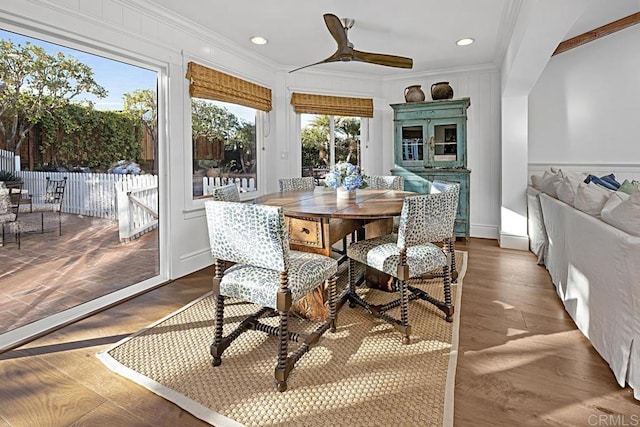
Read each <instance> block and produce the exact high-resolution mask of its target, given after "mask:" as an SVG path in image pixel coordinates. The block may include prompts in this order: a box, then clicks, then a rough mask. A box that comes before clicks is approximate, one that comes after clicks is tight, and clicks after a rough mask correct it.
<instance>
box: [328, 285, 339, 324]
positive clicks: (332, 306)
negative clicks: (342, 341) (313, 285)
mask: <svg viewBox="0 0 640 427" xmlns="http://www.w3.org/2000/svg"><path fill="white" fill-rule="evenodd" d="M336 280H337V278H336V276H333V277H332V278H331V279H329V284H328V292H329V330H330V331H331V332H335V331H336Z"/></svg>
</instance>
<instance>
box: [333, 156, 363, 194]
mask: <svg viewBox="0 0 640 427" xmlns="http://www.w3.org/2000/svg"><path fill="white" fill-rule="evenodd" d="M324 182H325V185H326V186H327V187H329V188H333V189H335V190H336V193H337V196H338V198H353V197H354V196H355V194H354V192H355V190H356V189H357V188H365V187H366V186H367V183H366V182H365V181H364V175H363V174H362V172H360V168H359V167H358V166H356V165H354V164H351V163H348V162H339V163H336V165H335V166H334V167H333V168H332V169H331V170H330V171H329V173H327V176H326V177H325V178H324Z"/></svg>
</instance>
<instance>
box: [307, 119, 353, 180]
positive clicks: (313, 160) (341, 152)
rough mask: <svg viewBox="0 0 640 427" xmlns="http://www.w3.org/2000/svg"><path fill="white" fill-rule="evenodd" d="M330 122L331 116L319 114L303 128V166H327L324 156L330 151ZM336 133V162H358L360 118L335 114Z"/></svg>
mask: <svg viewBox="0 0 640 427" xmlns="http://www.w3.org/2000/svg"><path fill="white" fill-rule="evenodd" d="M330 122H331V118H330V116H327V115H317V116H315V117H314V118H313V120H311V122H309V124H308V125H307V126H305V127H304V128H303V129H302V131H301V134H300V139H301V143H302V166H313V167H326V166H327V163H325V161H324V160H323V156H324V155H326V153H327V152H328V151H329V145H330V141H329V130H330ZM334 134H335V138H336V141H335V154H336V162H337V161H347V162H350V163H353V164H358V158H357V156H358V149H357V145H358V144H357V142H358V136H359V135H360V119H358V118H356V117H339V116H334ZM323 152H324V153H323Z"/></svg>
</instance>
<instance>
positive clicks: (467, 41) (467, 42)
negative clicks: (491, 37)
mask: <svg viewBox="0 0 640 427" xmlns="http://www.w3.org/2000/svg"><path fill="white" fill-rule="evenodd" d="M474 41H475V40H473V39H472V38H465V39H460V40H458V41H457V42H456V44H457V45H458V46H469V45H470V44H471V43H473V42H474Z"/></svg>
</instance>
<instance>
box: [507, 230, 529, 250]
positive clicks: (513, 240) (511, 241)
mask: <svg viewBox="0 0 640 427" xmlns="http://www.w3.org/2000/svg"><path fill="white" fill-rule="evenodd" d="M500 247H501V248H505V249H517V250H520V251H528V250H529V237H527V236H515V235H513V234H506V233H500Z"/></svg>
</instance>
